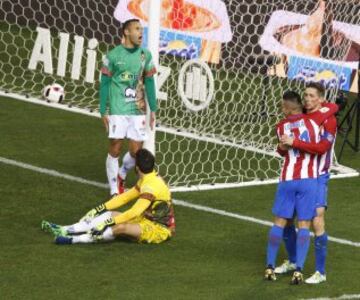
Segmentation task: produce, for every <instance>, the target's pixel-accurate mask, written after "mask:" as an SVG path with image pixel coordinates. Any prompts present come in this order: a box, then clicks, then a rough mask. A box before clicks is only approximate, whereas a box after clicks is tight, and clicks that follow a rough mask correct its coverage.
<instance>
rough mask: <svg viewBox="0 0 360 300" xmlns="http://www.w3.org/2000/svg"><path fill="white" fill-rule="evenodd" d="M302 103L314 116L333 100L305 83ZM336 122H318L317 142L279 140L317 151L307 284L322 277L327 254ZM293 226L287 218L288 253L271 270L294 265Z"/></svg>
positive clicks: (319, 87)
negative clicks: (312, 247) (312, 254)
mask: <svg viewBox="0 0 360 300" xmlns="http://www.w3.org/2000/svg"><path fill="white" fill-rule="evenodd" d="M304 104H305V109H306V112H307V117H309V118H312V119H317V118H318V116H319V115H321V114H323V113H326V110H327V109H329V107H330V106H331V105H332V106H334V105H335V104H329V103H326V102H325V90H324V88H323V86H322V85H321V84H319V83H310V84H308V85H307V87H306V89H305V93H304ZM336 129H337V122H336V118H335V116H334V115H332V116H330V117H329V118H327V119H326V120H325V121H324V123H323V124H322V126H321V129H320V130H321V131H320V142H319V143H309V142H306V141H302V140H300V139H298V138H294V137H290V136H287V135H284V136H282V137H281V138H280V141H281V142H282V143H283V144H284V145H286V146H289V147H292V148H294V149H297V150H299V151H302V152H306V153H311V154H318V155H319V156H318V174H319V177H318V195H317V197H316V212H317V216H316V217H315V218H314V219H313V221H312V225H313V228H314V232H315V240H314V243H315V273H314V274H313V275H312V276H311V277H310V278H308V279H306V280H305V282H306V283H309V284H318V283H321V282H324V281H326V275H325V262H326V256H327V242H328V236H327V233H326V231H325V211H326V208H327V205H328V204H327V191H328V181H329V177H330V174H329V168H330V166H331V162H332V157H333V149H334V141H335V136H336ZM295 241H296V230H295V226H294V224H293V223H292V222H291V221H290V222H288V225H287V226H286V227H285V229H284V242H285V246H286V249H287V252H288V255H289V260H285V261H284V263H283V264H282V265H280V266H279V267H277V268H276V269H275V273H278V274H282V273H287V272H289V271H292V270H294V269H295V257H296V249H295V246H294V244H295Z"/></svg>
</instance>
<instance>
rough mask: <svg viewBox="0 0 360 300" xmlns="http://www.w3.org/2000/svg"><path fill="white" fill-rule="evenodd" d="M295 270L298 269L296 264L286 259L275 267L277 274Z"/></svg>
mask: <svg viewBox="0 0 360 300" xmlns="http://www.w3.org/2000/svg"><path fill="white" fill-rule="evenodd" d="M295 270H296V264H293V263H291V262H290V261H288V260H287V259H286V260H284V262H283V263H282V264H281V265H280V266H278V267H276V268H275V270H274V272H275V274H285V273H288V272H291V271H295Z"/></svg>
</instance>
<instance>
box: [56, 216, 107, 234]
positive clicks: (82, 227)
mask: <svg viewBox="0 0 360 300" xmlns="http://www.w3.org/2000/svg"><path fill="white" fill-rule="evenodd" d="M111 215H112V212H111V211H107V212H104V213H103V214H101V215H100V216H97V217H96V218H94V219H93V220H92V221H91V222H89V223H88V222H84V221H82V222H78V223H75V224H73V225H70V226H63V228H64V229H65V230H66V231H67V232H68V233H69V234H76V233H82V232H88V231H89V230H90V229H91V228H94V227H96V226H97V225H98V224H100V223H102V222H104V221H105V220H107V219H109V218H111Z"/></svg>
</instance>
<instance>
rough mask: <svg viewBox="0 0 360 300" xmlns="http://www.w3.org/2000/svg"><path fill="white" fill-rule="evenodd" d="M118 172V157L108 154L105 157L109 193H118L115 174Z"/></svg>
mask: <svg viewBox="0 0 360 300" xmlns="http://www.w3.org/2000/svg"><path fill="white" fill-rule="evenodd" d="M118 173H119V158H118V157H112V156H111V155H110V154H108V156H107V158H106V175H107V178H108V181H109V185H110V194H111V195H113V194H117V193H118V186H117V176H118Z"/></svg>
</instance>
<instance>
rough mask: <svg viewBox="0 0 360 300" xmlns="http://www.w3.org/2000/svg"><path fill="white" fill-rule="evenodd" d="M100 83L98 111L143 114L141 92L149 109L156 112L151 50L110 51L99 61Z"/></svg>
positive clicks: (143, 100)
mask: <svg viewBox="0 0 360 300" xmlns="http://www.w3.org/2000/svg"><path fill="white" fill-rule="evenodd" d="M101 73H102V78H101V82H100V114H101V115H104V114H107V113H108V112H107V108H108V107H109V114H110V115H142V114H144V113H145V107H146V103H145V93H146V95H147V99H148V102H149V106H150V110H151V111H156V109H157V103H156V94H155V85H154V80H153V75H154V74H155V73H156V69H155V66H154V64H153V62H152V57H151V53H150V52H149V51H148V50H147V49H144V48H141V47H137V48H131V49H129V48H125V47H124V46H122V45H120V46H117V47H115V48H114V49H113V50H111V51H110V52H109V53H108V54H107V55H106V57H105V58H104V61H103V67H102V68H101Z"/></svg>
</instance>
